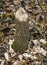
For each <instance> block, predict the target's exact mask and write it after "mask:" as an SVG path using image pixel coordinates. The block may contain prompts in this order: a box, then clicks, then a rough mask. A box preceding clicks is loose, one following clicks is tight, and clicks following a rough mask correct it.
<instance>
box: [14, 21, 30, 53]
mask: <svg viewBox="0 0 47 65" xmlns="http://www.w3.org/2000/svg"><path fill="white" fill-rule="evenodd" d="M15 41H16V45H18V46H17V47H16V49H15V50H16V52H19V53H23V52H25V51H26V50H27V47H28V42H29V24H28V22H18V20H17V22H16V38H15Z"/></svg>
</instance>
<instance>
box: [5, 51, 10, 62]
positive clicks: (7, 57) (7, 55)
mask: <svg viewBox="0 0 47 65" xmlns="http://www.w3.org/2000/svg"><path fill="white" fill-rule="evenodd" d="M4 56H5V59H6V60H7V61H10V59H9V54H8V53H7V52H6V53H4Z"/></svg>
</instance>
